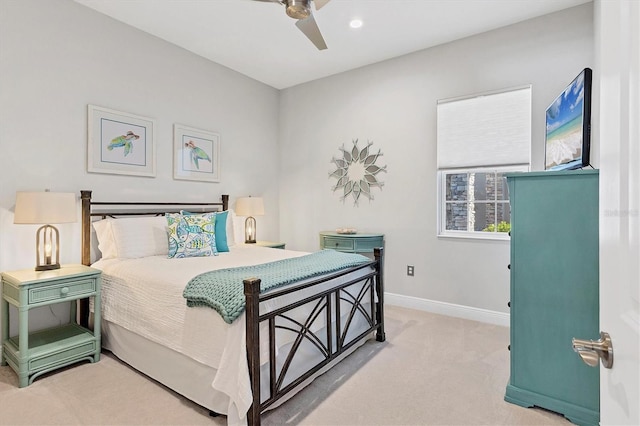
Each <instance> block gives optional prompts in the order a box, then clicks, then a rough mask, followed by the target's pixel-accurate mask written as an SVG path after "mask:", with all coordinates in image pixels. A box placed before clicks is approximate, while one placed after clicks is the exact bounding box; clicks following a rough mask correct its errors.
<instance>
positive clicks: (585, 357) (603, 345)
mask: <svg viewBox="0 0 640 426" xmlns="http://www.w3.org/2000/svg"><path fill="white" fill-rule="evenodd" d="M571 344H572V346H573V350H574V352H577V353H578V355H580V358H582V361H584V363H585V364H587V365H589V366H591V367H597V366H598V360H601V361H602V366H603V367H604V368H611V367H613V343H612V342H611V336H609V333H605V332H604V331H601V332H600V339H598V340H582V339H576V338H575V337H574V338H573V339H571Z"/></svg>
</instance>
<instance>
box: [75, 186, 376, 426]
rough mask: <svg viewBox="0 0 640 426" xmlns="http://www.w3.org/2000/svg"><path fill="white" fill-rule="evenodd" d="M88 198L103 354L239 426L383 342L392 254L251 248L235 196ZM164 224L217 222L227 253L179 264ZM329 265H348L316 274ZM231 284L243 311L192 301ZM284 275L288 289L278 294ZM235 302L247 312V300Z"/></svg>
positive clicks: (89, 260)
mask: <svg viewBox="0 0 640 426" xmlns="http://www.w3.org/2000/svg"><path fill="white" fill-rule="evenodd" d="M81 200H82V263H83V264H85V265H91V266H93V267H96V268H98V269H101V270H102V298H101V299H102V330H103V331H102V346H103V347H104V348H105V349H107V350H109V351H111V352H112V353H113V354H114V355H115V356H117V357H118V358H119V359H121V360H122V361H124V362H125V363H127V364H129V365H131V366H132V367H134V368H135V369H137V370H139V371H140V372H142V373H144V374H146V375H147V376H149V377H151V378H153V379H155V380H157V381H158V382H160V383H162V384H164V385H165V386H167V387H169V388H170V389H172V390H174V391H176V392H177V393H179V394H182V395H183V396H185V397H187V398H188V399H190V400H192V401H194V402H196V403H198V404H199V405H201V406H203V407H206V408H207V409H209V410H210V411H211V412H212V413H218V414H222V415H226V416H227V422H228V424H230V425H233V424H245V423H248V424H249V425H259V424H260V415H261V413H263V412H264V411H266V410H268V409H272V408H275V407H277V406H278V405H280V404H281V403H283V402H284V401H286V400H287V399H288V398H290V397H291V396H292V395H294V394H295V393H296V392H297V391H299V390H300V389H302V388H303V387H304V386H306V385H307V384H309V383H310V382H311V381H312V380H313V379H314V378H315V377H317V376H318V375H320V374H322V373H323V372H325V371H327V370H328V369H329V368H331V367H332V366H333V365H335V364H336V363H338V362H339V361H340V360H341V359H343V358H344V357H346V356H348V355H349V354H350V353H351V352H353V351H354V350H357V348H358V347H359V346H361V345H362V344H364V342H365V341H367V340H369V339H372V338H375V339H376V340H377V341H379V342H383V341H384V340H385V333H384V299H383V295H384V288H383V258H384V250H383V248H382V247H381V248H376V249H375V250H374V258H373V260H371V259H356V258H349V259H346V258H344V255H346V254H344V253H340V254H338V253H337V252H332V253H329V252H326V253H323V252H318V253H311V254H309V253H304V252H297V251H291V250H281V249H273V248H265V247H258V246H256V245H253V244H244V243H241V242H240V241H239V240H241V239H242V238H236V236H235V234H239V229H240V228H241V225H240V226H239V222H240V221H239V220H238V219H237V218H235V215H234V214H233V211H232V210H229V205H228V204H229V196H228V195H223V196H222V197H221V201H219V202H212V203H189V202H187V203H181V202H178V203H168V202H161V203H156V202H129V201H127V202H120V201H95V200H92V192H91V191H81ZM165 215H167V216H169V217H174V215H175V218H178V219H176V220H182V221H183V222H181V223H187V222H184V221H185V220H187V219H188V220H191V219H190V218H188V217H187V215H194V216H198V215H200V216H203V217H204V216H206V217H210V216H211V215H215V217H216V218H217V221H216V222H215V223H216V226H215V232H216V238H215V240H216V241H217V242H218V246H219V247H218V248H220V249H221V250H222V251H220V252H217V253H216V254H215V255H212V256H193V257H191V256H184V257H182V258H178V257H180V256H178V257H174V258H170V257H169V256H170V255H171V254H172V245H171V238H169V244H168V243H167V234H166V233H167V225H166V223H167V219H166V218H165ZM193 220H195V219H193ZM188 223H191V222H188ZM223 224H224V225H223ZM211 226H212V227H213V224H212V225H211ZM169 229H171V228H170V227H169ZM105 230H107V231H108V232H106V231H105ZM105 235H106V236H105ZM222 235H224V237H225V238H226V239H225V241H224V243H223V244H222V243H220V241H218V238H219V237H220V236H222ZM238 237H239V235H238ZM105 241H108V243H107V242H105ZM163 244H164V245H163ZM98 246H99V250H96V247H98ZM334 253H335V254H334ZM167 254H169V256H168V255H167ZM320 256H322V257H325V258H331V262H333V261H334V260H336V261H337V260H338V259H333V258H334V257H338V256H340V259H339V262H341V263H339V264H338V263H335V264H332V269H326V270H323V272H322V274H319V273H318V271H317V270H314V271H312V272H309V271H307V268H308V265H309V264H310V263H315V262H317V260H316V259H317V258H319V257H320ZM351 256H359V255H351ZM360 257H362V256H360ZM324 261H325V260H323V262H324ZM300 265H306V266H300ZM209 271H213V272H209ZM300 271H304V273H305V274H306V275H304V274H302V273H300ZM285 272H286V274H285ZM294 273H297V275H295V276H290V274H294ZM243 274H246V276H245V275H243ZM262 274H264V275H262ZM221 275H222V276H224V279H226V280H227V281H228V280H232V282H231V283H230V284H229V285H228V287H233V288H235V289H236V290H237V289H238V287H239V288H240V291H241V295H240V296H239V297H240V298H241V299H242V300H241V302H242V306H240V308H238V304H237V303H235V304H233V303H232V305H231V306H230V307H225V306H220V304H219V303H217V302H215V303H214V304H213V306H203V304H202V303H201V300H203V299H201V298H197V297H200V296H201V294H200V293H198V294H197V297H196V296H192V295H190V294H189V295H188V293H189V291H191V290H193V289H194V288H196V289H197V288H200V287H199V285H200V282H201V281H203V280H205V278H206V279H214V278H215V279H220V278H219V277H220V276H221ZM283 275H286V277H285V279H284V281H283V282H285V281H286V282H288V284H286V285H271V283H273V282H274V281H273V277H282V276H283ZM239 277H242V278H239ZM240 281H241V283H240ZM223 282H226V281H224V280H223ZM261 286H262V292H261ZM206 288H207V289H208V287H206ZM226 289H227V286H225V287H224V291H226ZM207 292H208V293H207ZM205 293H207V294H209V293H210V290H206V291H205ZM225 294H226V293H225ZM185 297H187V300H188V301H189V302H188V303H189V304H190V305H191V306H187V302H186V301H185ZM189 297H192V298H193V299H189ZM194 297H196V298H194ZM224 297H226V296H224ZM205 299H207V300H208V297H207V298H205ZM228 299H230V300H232V301H233V300H235V301H236V302H237V299H238V296H237V295H236V296H234V297H231V296H229V297H228ZM212 307H213V308H212ZM91 309H92V306H91V305H90V303H89V301H88V300H83V301H81V305H80V310H79V312H80V313H79V315H80V322H81V324H82V325H84V326H90V322H91ZM229 313H232V314H233V315H230V314H229Z"/></svg>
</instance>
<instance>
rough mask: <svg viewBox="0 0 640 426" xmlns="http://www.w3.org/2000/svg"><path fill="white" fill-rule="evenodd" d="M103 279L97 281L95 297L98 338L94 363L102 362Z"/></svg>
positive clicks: (96, 336)
mask: <svg viewBox="0 0 640 426" xmlns="http://www.w3.org/2000/svg"><path fill="white" fill-rule="evenodd" d="M101 286H102V279H101V278H98V279H97V280H96V290H97V291H96V295H95V296H94V297H93V335H94V336H95V338H96V346H97V347H96V354H95V355H94V357H93V362H98V361H100V351H101V350H102V342H101V338H100V336H101V335H102V333H101V326H102V297H101V293H102V292H101V290H100V289H101Z"/></svg>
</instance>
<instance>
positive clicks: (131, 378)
mask: <svg viewBox="0 0 640 426" xmlns="http://www.w3.org/2000/svg"><path fill="white" fill-rule="evenodd" d="M385 320H386V334H387V341H386V342H385V343H377V342H375V341H370V342H368V343H366V344H365V345H364V346H363V347H361V348H360V349H358V350H357V351H356V352H355V353H354V354H352V355H351V356H349V357H348V358H346V359H345V360H343V361H342V362H341V363H340V364H339V365H338V366H336V367H335V368H334V369H332V370H331V371H329V372H328V373H326V374H324V375H323V376H321V377H320V378H318V379H316V380H315V381H314V382H313V383H312V384H311V385H310V386H308V387H307V388H306V389H304V390H303V391H302V392H301V393H300V394H298V395H296V396H295V397H294V398H292V399H291V400H289V401H287V402H286V403H285V404H284V405H282V406H281V407H278V408H277V409H275V410H273V411H270V412H269V413H267V414H265V415H264V416H263V424H265V425H298V424H300V425H481V424H484V425H554V424H558V425H569V424H570V423H569V422H568V421H567V420H565V419H564V417H562V416H560V415H558V414H555V413H551V412H548V411H545V410H542V409H537V408H536V409H531V408H529V409H528V408H522V407H518V406H516V405H513V404H509V403H507V402H505V401H504V399H503V398H504V391H505V386H506V384H507V381H508V379H509V352H508V351H507V345H508V344H509V330H508V329H507V328H505V327H499V326H492V325H487V324H483V323H478V322H473V321H466V320H462V319H457V318H451V317H446V316H440V315H434V314H429V313H425V312H421V311H414V310H409V309H404V308H398V307H394V306H388V307H387V310H386V315H385ZM356 366H357V368H356ZM17 382H18V381H17V376H16V375H15V373H14V372H13V370H11V369H10V368H9V367H0V424H2V425H19V424H23V425H26V424H29V425H93V424H96V425H98V424H100V425H225V424H226V419H225V418H224V417H218V418H211V417H209V416H208V411H207V410H206V409H203V408H202V407H199V406H197V405H195V404H193V403H192V402H190V401H187V400H185V399H184V398H182V397H181V396H180V395H177V394H175V393H173V392H171V391H169V390H167V389H166V388H164V387H163V386H161V385H159V384H158V383H156V382H154V381H152V380H150V379H148V378H147V377H145V376H143V375H140V374H138V373H136V372H135V371H134V370H132V369H131V368H129V367H127V366H126V365H125V364H123V363H121V362H120V361H118V360H117V358H115V357H114V356H112V355H111V354H109V353H105V354H104V355H103V357H102V359H101V361H100V362H99V363H97V364H89V363H82V364H78V365H76V366H73V367H70V368H67V369H64V370H61V371H58V372H55V373H50V374H49V375H46V376H44V377H41V378H39V379H37V380H36V381H35V382H34V383H33V384H32V385H31V386H28V387H26V388H24V389H19V388H18V387H17Z"/></svg>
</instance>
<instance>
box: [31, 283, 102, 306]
mask: <svg viewBox="0 0 640 426" xmlns="http://www.w3.org/2000/svg"><path fill="white" fill-rule="evenodd" d="M95 291H96V279H95V278H83V279H78V280H75V281H65V282H64V283H61V284H57V285H46V286H42V287H36V288H32V289H29V304H30V305H31V304H35V303H42V302H47V301H51V300H57V299H65V298H76V297H79V296H82V295H85V294H86V295H90V294H91V293H95Z"/></svg>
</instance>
